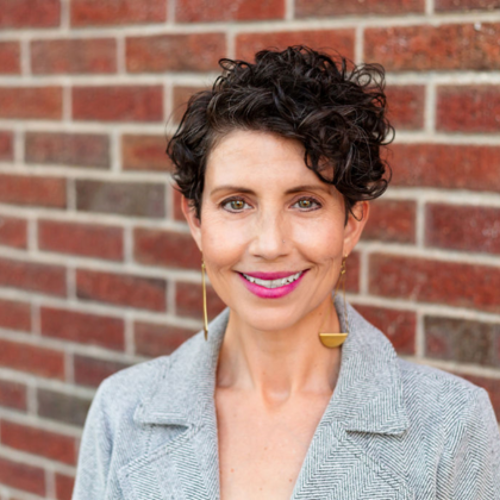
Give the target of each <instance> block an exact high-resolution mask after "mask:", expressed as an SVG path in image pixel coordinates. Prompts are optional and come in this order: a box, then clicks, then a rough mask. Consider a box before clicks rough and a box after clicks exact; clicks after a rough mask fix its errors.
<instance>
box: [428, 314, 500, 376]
mask: <svg viewBox="0 0 500 500" xmlns="http://www.w3.org/2000/svg"><path fill="white" fill-rule="evenodd" d="M424 331H425V355H426V356H428V357H430V358H437V359H443V360H446V361H456V362H459V363H471V364H477V365H481V366H491V367H500V324H495V323H481V322H480V321H473V320H467V319H463V318H460V319H457V318H443V317H438V316H426V317H425V318H424Z"/></svg>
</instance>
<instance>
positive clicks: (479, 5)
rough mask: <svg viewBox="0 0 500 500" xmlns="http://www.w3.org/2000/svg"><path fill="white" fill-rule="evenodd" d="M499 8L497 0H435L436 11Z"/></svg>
mask: <svg viewBox="0 0 500 500" xmlns="http://www.w3.org/2000/svg"><path fill="white" fill-rule="evenodd" d="M498 8H500V1H499V0H435V3H434V9H435V10H436V12H447V11H458V10H465V11H468V10H493V9H498Z"/></svg>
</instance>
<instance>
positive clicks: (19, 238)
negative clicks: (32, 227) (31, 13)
mask: <svg viewBox="0 0 500 500" xmlns="http://www.w3.org/2000/svg"><path fill="white" fill-rule="evenodd" d="M27 227H28V225H27V222H26V220H25V219H19V218H18V217H5V216H0V245H5V246H9V247H13V248H26V247H27V246H28V234H27Z"/></svg>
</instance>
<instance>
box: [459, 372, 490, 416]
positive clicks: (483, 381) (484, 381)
mask: <svg viewBox="0 0 500 500" xmlns="http://www.w3.org/2000/svg"><path fill="white" fill-rule="evenodd" d="M454 375H458V376H459V377H462V378H464V379H466V380H468V381H469V382H472V383H473V384H476V385H477V386H479V387H482V388H483V389H485V390H486V391H487V392H488V395H489V397H490V401H491V404H492V406H493V409H494V410H495V413H496V416H497V420H498V421H499V422H500V379H495V378H486V377H480V376H477V375H469V374H466V373H454Z"/></svg>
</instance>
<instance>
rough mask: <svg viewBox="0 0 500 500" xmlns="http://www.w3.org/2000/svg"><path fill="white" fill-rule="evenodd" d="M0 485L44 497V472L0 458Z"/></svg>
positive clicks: (40, 469) (38, 468)
mask: <svg viewBox="0 0 500 500" xmlns="http://www.w3.org/2000/svg"><path fill="white" fill-rule="evenodd" d="M0 484H3V485H4V486H11V487H12V488H18V489H20V490H22V491H29V492H30V493H34V494H35V495H40V496H45V491H46V489H45V470H44V469H42V468H40V467H34V466H33V465H26V464H24V463H22V462H14V461H13V460H8V459H7V458H2V457H0Z"/></svg>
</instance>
